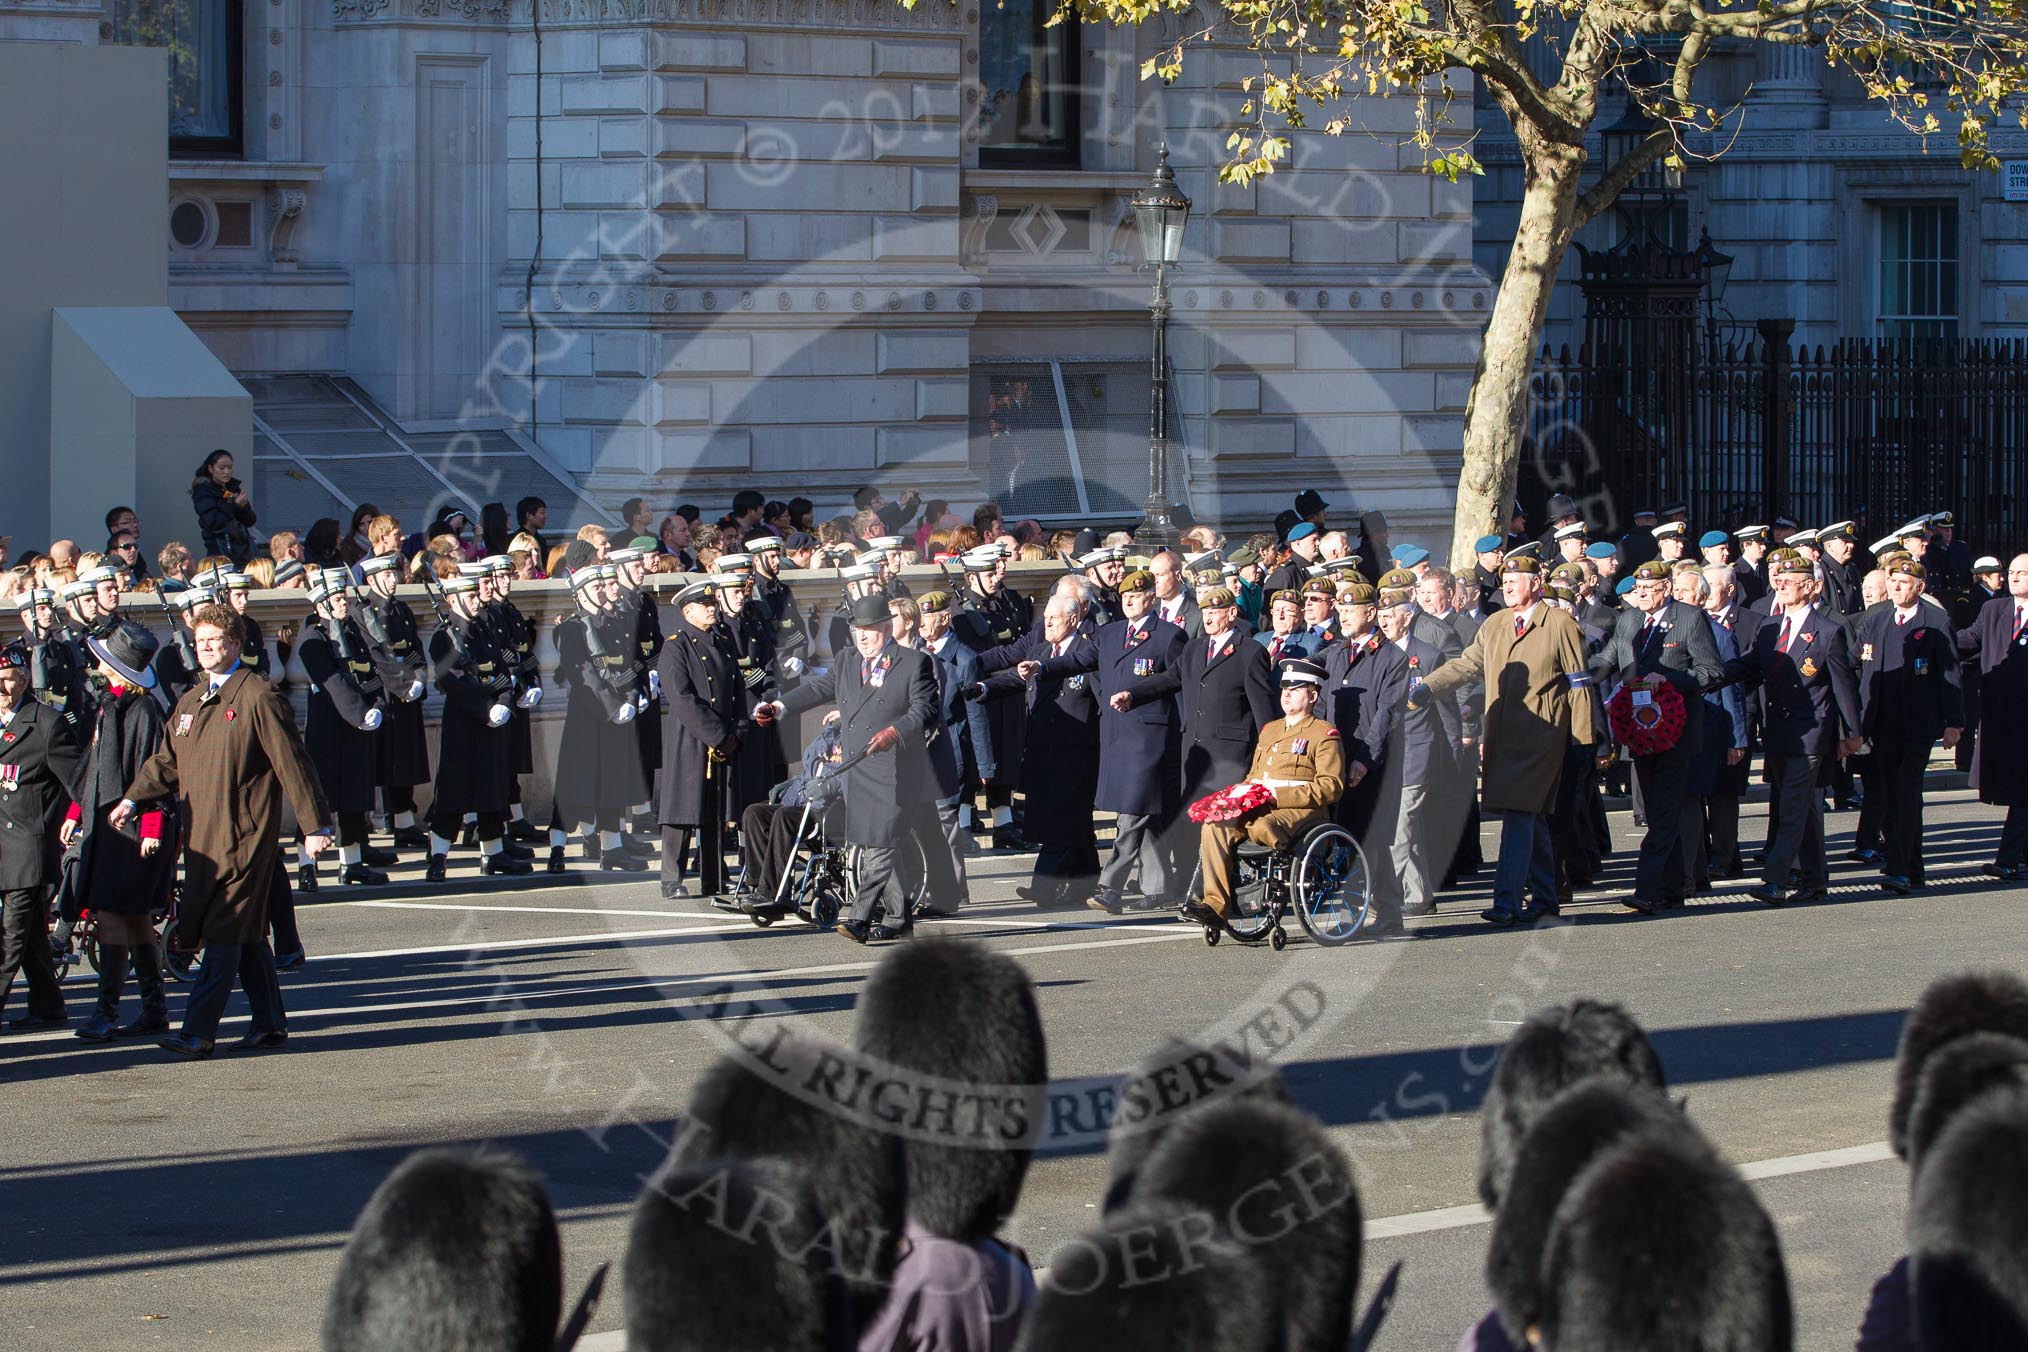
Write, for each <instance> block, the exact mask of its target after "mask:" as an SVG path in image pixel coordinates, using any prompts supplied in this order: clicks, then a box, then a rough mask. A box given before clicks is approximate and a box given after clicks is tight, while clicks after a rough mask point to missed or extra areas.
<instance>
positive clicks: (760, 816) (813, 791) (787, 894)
mask: <svg viewBox="0 0 2028 1352" xmlns="http://www.w3.org/2000/svg"><path fill="white" fill-rule="evenodd" d="M862 759H863V756H853V757H851V758H850V759H841V758H840V750H839V745H838V729H837V725H836V724H835V723H826V724H825V725H824V727H823V729H822V730H821V731H820V732H819V733H818V734H817V736H816V737H815V738H813V739H812V740H811V742H810V745H809V747H808V748H807V749H805V750H804V752H803V769H802V773H800V774H798V775H796V776H795V777H794V778H792V779H789V780H787V781H786V782H784V783H781V784H777V785H776V786H775V787H774V788H773V789H771V790H769V791H768V801H767V802H765V803H755V804H753V805H752V806H750V807H748V808H747V810H746V811H745V813H743V814H742V815H741V818H740V831H739V840H740V851H741V860H740V869H739V876H738V877H737V878H736V879H735V880H734V883H733V892H732V897H731V899H730V901H727V902H721V903H720V905H721V906H722V907H723V908H724V909H726V910H734V911H739V912H741V913H742V914H744V915H745V916H746V917H747V918H748V919H750V920H752V921H753V923H754V924H756V925H758V926H759V927H760V928H762V929H766V928H767V927H768V926H770V925H772V924H774V923H775V921H777V920H780V919H783V918H785V917H787V916H790V915H796V916H800V917H801V918H802V919H804V920H807V921H808V922H809V923H811V924H813V925H815V926H817V927H818V928H819V929H830V928H831V927H832V926H834V925H836V924H837V923H838V917H839V915H840V914H841V913H842V912H843V910H844V907H845V903H846V901H847V900H848V899H849V898H850V897H851V896H852V894H853V892H854V891H855V889H856V888H857V886H858V874H859V848H858V847H857V846H856V845H848V844H846V843H845V842H844V840H843V837H842V833H841V831H840V829H839V827H840V825H841V823H839V822H837V821H833V820H831V818H832V817H833V816H834V815H835V814H836V813H837V812H838V811H841V810H842V809H843V806H844V776H845V775H846V774H847V773H848V772H849V771H850V770H851V769H852V767H853V766H854V765H856V764H858V763H859V761H860V760H862ZM897 854H898V860H897V866H898V868H899V871H900V876H901V885H902V891H903V899H904V902H905V903H906V905H907V906H908V907H909V908H910V910H913V908H914V907H915V906H916V905H917V904H918V903H920V902H922V901H923V900H924V899H925V898H926V897H927V896H928V894H929V887H928V882H927V878H928V872H929V870H928V867H927V864H926V861H925V860H924V859H923V854H922V847H921V845H920V844H918V843H917V842H915V841H914V840H913V839H912V838H904V839H903V841H902V842H901V844H900V846H899V847H898V850H897Z"/></svg>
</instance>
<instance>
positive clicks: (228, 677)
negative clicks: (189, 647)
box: [206, 662, 239, 694]
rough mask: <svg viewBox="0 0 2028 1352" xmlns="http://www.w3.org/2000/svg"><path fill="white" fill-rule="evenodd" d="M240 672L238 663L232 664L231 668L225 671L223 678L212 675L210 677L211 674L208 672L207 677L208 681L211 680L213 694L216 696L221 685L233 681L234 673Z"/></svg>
mask: <svg viewBox="0 0 2028 1352" xmlns="http://www.w3.org/2000/svg"><path fill="white" fill-rule="evenodd" d="M238 670H239V663H238V662H234V663H233V664H232V665H231V666H229V667H227V668H226V669H225V674H224V675H223V676H212V675H210V673H208V672H207V673H206V676H207V678H208V679H209V680H210V682H211V686H210V689H211V690H212V692H213V693H214V694H215V693H217V691H218V687H220V686H221V685H224V684H225V683H226V682H227V681H229V680H231V679H232V674H233V673H234V672H235V671H238Z"/></svg>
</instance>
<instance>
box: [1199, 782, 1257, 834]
mask: <svg viewBox="0 0 2028 1352" xmlns="http://www.w3.org/2000/svg"><path fill="white" fill-rule="evenodd" d="M1274 805H1275V791H1274V790H1273V789H1271V788H1269V787H1268V786H1267V785H1265V784H1252V783H1248V784H1233V785H1230V786H1229V787H1227V788H1223V789H1220V790H1219V791H1218V792H1217V793H1210V794H1206V795H1205V796H1204V797H1202V798H1199V799H1198V800H1197V801H1196V802H1194V803H1192V804H1191V805H1190V820H1191V821H1193V822H1197V823H1200V824H1202V823H1204V822H1229V821H1237V820H1238V819H1239V818H1241V817H1244V816H1245V815H1246V814H1247V813H1249V812H1252V811H1253V810H1255V809H1256V808H1263V807H1273V806H1274Z"/></svg>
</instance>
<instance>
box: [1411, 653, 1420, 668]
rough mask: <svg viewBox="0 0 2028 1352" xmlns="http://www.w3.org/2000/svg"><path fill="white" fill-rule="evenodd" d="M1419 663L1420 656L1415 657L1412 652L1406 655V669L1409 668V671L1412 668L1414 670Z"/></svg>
mask: <svg viewBox="0 0 2028 1352" xmlns="http://www.w3.org/2000/svg"><path fill="white" fill-rule="evenodd" d="M1421 665H1422V659H1421V658H1420V657H1417V656H1416V655H1415V654H1414V653H1410V654H1409V655H1408V669H1409V670H1410V671H1414V670H1415V669H1416V668H1418V667H1420V666H1421Z"/></svg>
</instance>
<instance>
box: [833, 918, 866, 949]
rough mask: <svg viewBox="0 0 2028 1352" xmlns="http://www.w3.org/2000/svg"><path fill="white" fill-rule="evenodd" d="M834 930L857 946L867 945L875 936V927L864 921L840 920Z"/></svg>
mask: <svg viewBox="0 0 2028 1352" xmlns="http://www.w3.org/2000/svg"><path fill="white" fill-rule="evenodd" d="M832 928H833V929H834V930H836V931H837V932H838V933H839V934H842V935H844V936H845V937H846V938H848V939H850V940H851V941H852V942H853V943H855V944H863V943H865V942H866V941H867V939H869V938H870V937H872V934H873V926H871V925H869V924H867V923H866V922H865V921H864V920H840V921H839V922H838V923H837V924H836V925H834V926H832Z"/></svg>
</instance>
